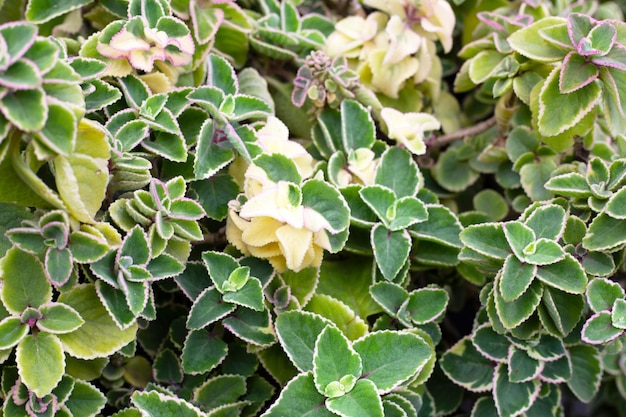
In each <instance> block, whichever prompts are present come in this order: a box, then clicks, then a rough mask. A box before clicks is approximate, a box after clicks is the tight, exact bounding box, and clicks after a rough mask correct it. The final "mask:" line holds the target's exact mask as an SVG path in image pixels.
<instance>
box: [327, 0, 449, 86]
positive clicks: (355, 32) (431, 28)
mask: <svg viewBox="0 0 626 417" xmlns="http://www.w3.org/2000/svg"><path fill="white" fill-rule="evenodd" d="M364 4H365V5H367V6H369V7H372V8H374V9H377V10H378V11H376V12H374V13H372V14H370V15H369V16H367V18H363V17H360V16H350V17H347V18H345V19H343V20H341V21H340V22H338V23H337V24H336V26H335V32H333V33H332V34H331V35H330V36H329V38H328V42H327V43H326V45H327V46H326V48H327V53H328V54H329V55H330V56H331V57H335V56H345V57H347V58H351V59H353V60H355V61H356V67H357V71H358V73H359V75H360V76H361V81H362V82H364V83H365V84H367V85H368V87H370V88H372V89H373V90H374V91H377V92H380V93H383V94H385V95H386V96H389V97H392V98H397V97H398V95H399V92H400V90H401V89H402V88H403V87H404V85H405V83H406V82H407V81H408V80H411V79H412V80H413V82H414V83H415V84H419V83H421V82H423V81H425V80H426V79H427V78H428V77H429V75H430V74H431V73H433V72H437V71H440V70H441V69H440V64H439V61H438V58H437V55H436V48H435V44H434V42H435V41H437V40H438V41H440V42H441V44H442V45H443V48H444V50H445V51H446V52H448V51H450V49H451V47H452V30H453V28H454V23H455V17H454V13H453V11H452V8H451V7H450V5H449V4H448V2H447V1H445V0H427V1H414V0H366V1H365V2H364Z"/></svg>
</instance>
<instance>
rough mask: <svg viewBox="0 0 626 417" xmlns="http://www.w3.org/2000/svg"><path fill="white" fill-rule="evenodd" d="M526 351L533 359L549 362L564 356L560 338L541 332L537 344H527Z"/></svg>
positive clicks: (563, 347)
mask: <svg viewBox="0 0 626 417" xmlns="http://www.w3.org/2000/svg"><path fill="white" fill-rule="evenodd" d="M526 353H528V356H530V357H531V358H533V359H537V360H539V361H544V362H551V361H554V360H557V359H559V358H562V357H563V356H565V346H564V345H563V341H562V340H561V339H560V338H557V337H555V336H552V335H549V334H546V333H543V334H541V335H540V337H539V339H538V343H537V344H534V343H533V344H529V345H528V346H527V347H526Z"/></svg>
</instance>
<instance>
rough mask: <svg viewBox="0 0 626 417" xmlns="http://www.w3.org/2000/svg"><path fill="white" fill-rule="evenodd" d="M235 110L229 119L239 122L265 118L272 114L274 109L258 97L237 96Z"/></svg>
mask: <svg viewBox="0 0 626 417" xmlns="http://www.w3.org/2000/svg"><path fill="white" fill-rule="evenodd" d="M234 101H235V108H234V110H233V113H232V115H230V116H229V117H228V119H229V120H230V121H232V122H239V121H242V120H246V119H252V118H264V117H267V116H269V115H270V114H271V113H272V109H271V108H270V106H268V105H267V103H266V102H264V101H263V100H261V99H260V98H257V97H252V96H246V95H242V94H240V95H237V96H235V98H234Z"/></svg>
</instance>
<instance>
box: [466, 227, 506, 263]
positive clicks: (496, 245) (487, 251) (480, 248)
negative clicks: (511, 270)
mask: <svg viewBox="0 0 626 417" xmlns="http://www.w3.org/2000/svg"><path fill="white" fill-rule="evenodd" d="M459 237H460V238H461V241H462V242H463V243H464V244H465V245H467V246H468V247H469V248H471V249H473V250H475V251H476V252H478V253H480V254H482V255H485V256H488V257H491V258H495V259H502V260H504V259H506V257H507V256H509V254H510V253H511V250H510V245H509V242H508V241H507V238H506V236H505V234H504V230H503V228H502V225H501V224H500V223H483V224H476V225H471V226H468V227H467V228H465V229H464V230H463V231H462V232H461V234H460V235H459Z"/></svg>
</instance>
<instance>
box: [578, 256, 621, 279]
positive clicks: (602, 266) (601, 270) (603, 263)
mask: <svg viewBox="0 0 626 417" xmlns="http://www.w3.org/2000/svg"><path fill="white" fill-rule="evenodd" d="M582 265H583V269H584V270H585V272H586V273H587V274H589V275H594V276H598V277H600V276H609V275H612V274H613V272H615V261H614V260H613V258H612V257H611V255H609V254H607V253H604V252H588V253H587V254H586V255H585V256H583V258H582Z"/></svg>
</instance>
